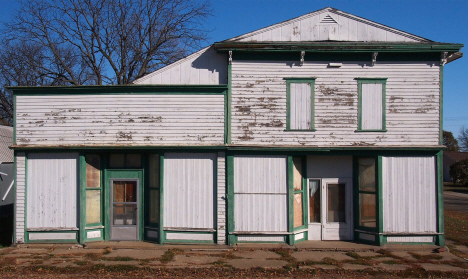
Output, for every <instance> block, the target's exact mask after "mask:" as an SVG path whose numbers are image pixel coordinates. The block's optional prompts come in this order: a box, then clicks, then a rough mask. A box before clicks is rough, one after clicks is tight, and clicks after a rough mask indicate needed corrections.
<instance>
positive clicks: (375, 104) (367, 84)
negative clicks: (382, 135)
mask: <svg viewBox="0 0 468 279" xmlns="http://www.w3.org/2000/svg"><path fill="white" fill-rule="evenodd" d="M356 80H357V82H358V92H359V97H358V98H359V108H358V131H360V132H385V131H386V126H385V89H386V82H387V79H386V78H357V79H356Z"/></svg>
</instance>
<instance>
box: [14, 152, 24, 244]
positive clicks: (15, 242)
mask: <svg viewBox="0 0 468 279" xmlns="http://www.w3.org/2000/svg"><path fill="white" fill-rule="evenodd" d="M13 155H14V156H15V157H14V159H13V160H14V162H13V165H14V169H15V177H14V178H13V179H14V184H13V191H14V192H13V201H14V204H13V243H14V244H17V240H16V218H17V216H18V215H17V213H18V211H17V205H18V202H17V200H16V199H17V195H16V193H17V185H16V184H17V181H18V168H17V163H16V162H17V156H18V152H17V151H13ZM25 194H26V192H25ZM25 209H26V207H25Z"/></svg>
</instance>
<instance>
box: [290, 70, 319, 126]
mask: <svg viewBox="0 0 468 279" xmlns="http://www.w3.org/2000/svg"><path fill="white" fill-rule="evenodd" d="M284 79H285V80H286V129H285V131H291V132H305V131H307V132H313V131H315V80H316V78H315V77H308V78H297V77H287V78H284ZM292 83H309V84H310V112H311V113H310V114H311V115H310V128H309V129H291V84H292Z"/></svg>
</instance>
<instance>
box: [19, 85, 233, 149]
mask: <svg viewBox="0 0 468 279" xmlns="http://www.w3.org/2000/svg"><path fill="white" fill-rule="evenodd" d="M16 117H17V118H16V125H17V126H16V140H17V144H29V145H31V144H32V145H34V144H36V145H59V144H60V145H66V144H69V145H83V146H85V145H115V144H117V145H128V146H130V145H188V144H190V145H214V144H223V143H224V96H223V95H169V94H167V95H160V94H153V95H150V94H128V95H42V96H17V97H16Z"/></svg>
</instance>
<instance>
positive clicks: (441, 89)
mask: <svg viewBox="0 0 468 279" xmlns="http://www.w3.org/2000/svg"><path fill="white" fill-rule="evenodd" d="M443 130H444V64H442V63H441V64H440V66H439V144H440V145H443V144H444V137H443Z"/></svg>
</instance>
